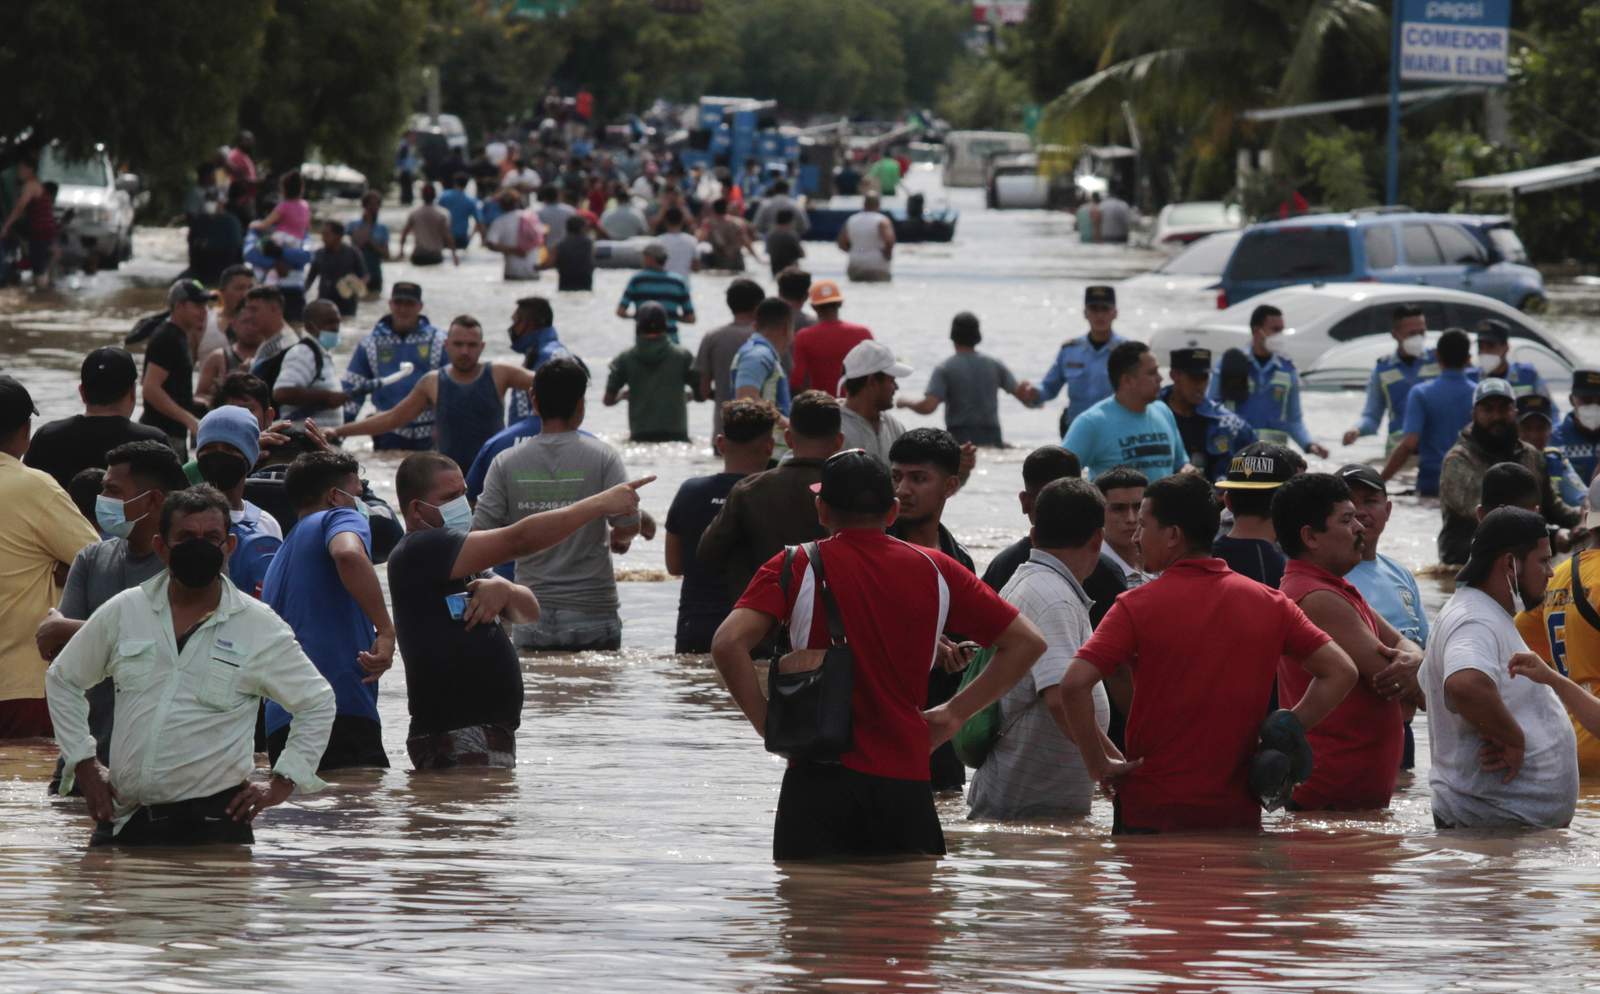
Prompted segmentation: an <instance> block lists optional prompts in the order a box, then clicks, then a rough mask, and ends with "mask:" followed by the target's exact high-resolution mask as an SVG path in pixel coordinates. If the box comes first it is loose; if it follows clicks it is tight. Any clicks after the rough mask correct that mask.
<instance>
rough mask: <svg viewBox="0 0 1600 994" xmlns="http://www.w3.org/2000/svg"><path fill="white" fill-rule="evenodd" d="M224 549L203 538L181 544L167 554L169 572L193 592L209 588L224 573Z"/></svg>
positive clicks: (192, 539)
mask: <svg viewBox="0 0 1600 994" xmlns="http://www.w3.org/2000/svg"><path fill="white" fill-rule="evenodd" d="M222 560H223V554H222V549H220V548H219V547H217V546H215V545H212V544H211V543H210V542H207V541H206V540H205V539H203V538H191V539H189V540H188V541H187V542H179V543H178V544H177V545H174V546H173V547H172V551H170V552H169V553H167V570H168V571H169V572H171V573H172V577H173V579H175V580H177V581H178V582H179V583H181V584H183V585H184V586H185V587H188V588H190V589H191V590H198V589H200V588H201V587H208V586H210V585H211V583H212V581H214V580H216V578H217V576H218V574H220V573H221V572H222Z"/></svg>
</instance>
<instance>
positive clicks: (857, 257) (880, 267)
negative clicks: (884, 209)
mask: <svg viewBox="0 0 1600 994" xmlns="http://www.w3.org/2000/svg"><path fill="white" fill-rule="evenodd" d="M887 220H888V218H887V217H885V216H884V215H882V214H880V213H878V212H877V211H865V210H864V211H858V212H856V213H855V214H852V215H850V217H849V218H848V219H847V220H846V221H845V222H844V230H845V234H847V235H849V236H850V249H849V261H848V263H847V265H846V266H845V275H846V276H848V277H849V278H850V279H852V280H856V281H863V280H864V281H868V282H877V281H882V280H887V279H888V278H889V260H888V259H886V258H884V255H883V248H884V244H883V230H882V223H883V222H884V221H887Z"/></svg>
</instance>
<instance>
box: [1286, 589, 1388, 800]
mask: <svg viewBox="0 0 1600 994" xmlns="http://www.w3.org/2000/svg"><path fill="white" fill-rule="evenodd" d="M1280 589H1282V591H1283V593H1284V595H1285V596H1287V597H1288V598H1289V599H1290V600H1292V601H1294V602H1295V603H1296V604H1299V605H1303V604H1304V603H1305V599H1306V598H1307V597H1309V596H1310V595H1311V594H1312V593H1314V592H1316V591H1319V590H1324V591H1328V592H1330V593H1332V594H1334V595H1335V596H1337V597H1339V598H1340V599H1342V600H1343V601H1344V602H1345V603H1346V604H1349V605H1350V607H1352V608H1354V609H1355V612H1356V614H1357V615H1359V616H1360V618H1361V622H1362V624H1363V625H1365V626H1366V628H1367V630H1368V631H1370V632H1371V633H1372V635H1373V637H1374V638H1377V637H1378V616H1377V614H1376V613H1375V612H1374V611H1373V610H1372V608H1371V607H1370V606H1368V604H1367V602H1366V599H1365V598H1363V597H1362V596H1361V591H1359V590H1357V589H1356V588H1355V586H1354V585H1352V584H1351V583H1349V582H1348V581H1346V580H1345V579H1343V578H1341V577H1338V576H1335V575H1333V574H1332V573H1330V572H1328V571H1327V570H1325V569H1323V568H1322V567H1320V566H1317V565H1315V564H1314V563H1309V562H1306V561H1305V560H1301V559H1295V560H1291V561H1290V562H1289V565H1288V568H1286V569H1285V570H1284V574H1283V582H1282V584H1281V585H1280ZM1310 685H1311V674H1309V673H1307V672H1306V671H1305V669H1304V668H1303V667H1301V666H1300V664H1299V661H1298V660H1296V659H1293V658H1284V659H1282V660H1280V661H1279V662H1278V687H1279V691H1278V699H1279V705H1280V706H1281V707H1285V708H1293V707H1294V706H1295V705H1296V704H1299V703H1300V698H1301V697H1303V696H1305V692H1306V688H1307V687H1309V686H1310ZM1405 738H1406V736H1405V715H1404V713H1403V712H1402V710H1401V707H1400V702H1399V701H1397V700H1384V698H1382V697H1381V696H1379V694H1378V692H1377V691H1375V690H1373V689H1372V686H1371V683H1370V681H1367V680H1357V681H1356V685H1355V686H1354V687H1352V688H1350V693H1348V694H1346V695H1345V698H1344V700H1342V701H1340V702H1339V704H1338V705H1337V706H1336V707H1335V708H1334V709H1333V710H1332V711H1330V712H1329V713H1328V716H1327V717H1326V718H1324V719H1322V721H1320V722H1318V723H1317V725H1316V727H1314V728H1311V729H1308V730H1307V731H1306V740H1307V741H1308V742H1310V743H1311V752H1312V755H1313V756H1314V757H1315V763H1314V766H1313V769H1312V771H1311V778H1310V779H1309V780H1307V781H1305V782H1304V783H1302V784H1299V785H1298V786H1296V787H1295V788H1294V794H1293V798H1294V803H1295V805H1296V806H1298V807H1299V808H1301V809H1303V810H1306V811H1366V810H1371V809H1375V808H1386V807H1388V806H1389V799H1390V798H1391V797H1393V796H1394V785H1395V780H1396V778H1397V776H1398V775H1399V772H1400V754H1401V751H1402V750H1403V749H1404V747H1405Z"/></svg>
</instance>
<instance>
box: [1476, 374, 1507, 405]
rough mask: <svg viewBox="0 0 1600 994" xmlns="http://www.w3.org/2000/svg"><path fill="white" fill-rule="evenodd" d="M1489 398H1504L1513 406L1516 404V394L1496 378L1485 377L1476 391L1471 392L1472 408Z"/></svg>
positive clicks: (1505, 383) (1504, 382) (1503, 381)
mask: <svg viewBox="0 0 1600 994" xmlns="http://www.w3.org/2000/svg"><path fill="white" fill-rule="evenodd" d="M1491 397H1504V398H1506V399H1507V400H1509V401H1511V402H1512V403H1513V404H1514V403H1516V402H1517V392H1516V391H1515V390H1513V389H1511V384H1509V383H1507V382H1506V381H1505V380H1502V379H1501V378H1500V377H1498V376H1490V377H1487V378H1486V379H1484V380H1481V381H1480V382H1479V383H1478V387H1477V389H1476V390H1473V391H1472V406H1474V407H1476V406H1478V405H1479V404H1481V403H1483V402H1484V401H1486V400H1488V399H1490V398H1491Z"/></svg>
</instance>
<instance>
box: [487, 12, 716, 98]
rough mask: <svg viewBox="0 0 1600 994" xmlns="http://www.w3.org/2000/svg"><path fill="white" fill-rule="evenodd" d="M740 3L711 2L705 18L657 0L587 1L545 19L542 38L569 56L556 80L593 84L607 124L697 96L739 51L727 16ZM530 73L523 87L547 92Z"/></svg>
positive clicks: (521, 83) (566, 83)
mask: <svg viewBox="0 0 1600 994" xmlns="http://www.w3.org/2000/svg"><path fill="white" fill-rule="evenodd" d="M740 2H741V0H708V2H707V3H706V4H705V6H704V9H703V10H702V12H701V13H698V14H673V13H664V12H662V11H659V10H657V9H655V7H654V6H653V5H652V4H651V3H650V0H583V3H581V4H580V5H579V6H578V7H576V8H575V9H574V10H573V11H572V13H570V14H567V15H565V16H563V17H562V18H560V19H559V20H555V19H552V20H551V21H548V22H540V23H539V27H540V29H541V31H542V32H547V34H546V35H545V37H544V38H543V39H542V41H543V42H544V43H546V44H549V45H551V46H553V47H555V48H556V50H557V51H562V52H564V57H563V58H562V59H561V61H560V63H559V65H558V66H557V68H556V71H555V79H556V80H557V81H559V82H561V83H562V84H563V85H564V86H566V87H568V88H569V89H575V88H577V87H579V86H587V87H588V88H589V89H590V91H591V92H593V93H594V98H595V113H596V114H597V115H599V116H600V117H601V118H602V119H603V118H607V117H612V116H615V115H617V114H621V113H626V112H629V111H637V110H642V109H644V108H645V107H646V106H648V105H649V104H650V102H651V101H653V100H655V99H656V98H658V97H670V98H678V99H685V98H695V97H699V96H700V94H702V93H704V92H705V86H706V84H707V82H708V81H709V80H710V79H711V76H712V68H713V67H715V66H717V65H719V64H723V63H725V62H726V61H727V60H728V59H729V57H730V56H731V55H732V54H733V36H732V34H731V28H730V24H729V20H728V16H729V14H728V12H729V11H730V10H731V9H733V7H734V6H735V5H737V4H738V3H740ZM542 83H543V80H542V79H539V78H537V77H532V76H527V75H524V76H523V77H522V78H521V79H520V80H519V82H518V84H517V85H519V86H523V87H530V88H540V85H541V84H542Z"/></svg>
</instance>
